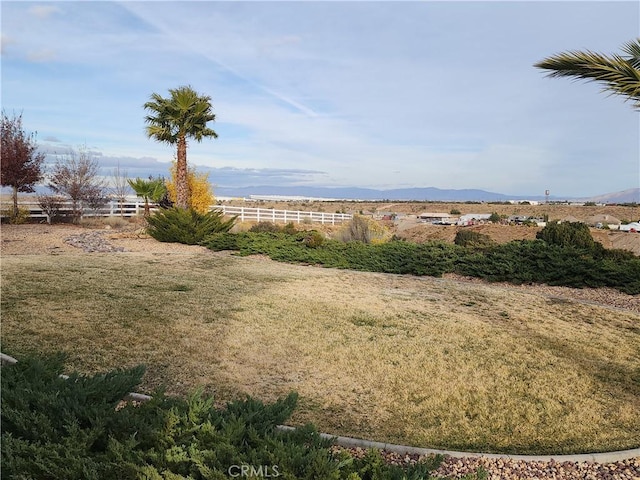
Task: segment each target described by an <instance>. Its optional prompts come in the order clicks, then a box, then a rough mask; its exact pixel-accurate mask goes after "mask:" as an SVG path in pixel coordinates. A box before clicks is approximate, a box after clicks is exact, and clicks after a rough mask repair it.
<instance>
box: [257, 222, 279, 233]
mask: <svg viewBox="0 0 640 480" xmlns="http://www.w3.org/2000/svg"><path fill="white" fill-rule="evenodd" d="M249 231H250V232H255V233H264V232H268V233H278V232H280V231H282V229H281V228H280V227H279V226H278V225H276V224H275V223H273V222H258V223H256V224H254V225H252V226H251V228H250V229H249Z"/></svg>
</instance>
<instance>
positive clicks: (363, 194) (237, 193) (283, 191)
mask: <svg viewBox="0 0 640 480" xmlns="http://www.w3.org/2000/svg"><path fill="white" fill-rule="evenodd" d="M215 194H216V195H218V196H222V197H245V198H246V197H249V196H251V195H277V196H283V197H307V198H328V199H335V200H370V201H371V200H406V201H410V200H413V201H436V202H469V201H476V202H504V201H508V200H520V199H522V197H513V196H509V195H503V194H501V193H494V192H487V191H484V190H474V189H466V190H441V189H439V188H434V187H428V188H402V189H393V190H375V189H371V188H348V187H345V188H332V187H305V186H299V187H291V186H289V187H277V186H264V185H263V186H255V187H217V188H216V189H215ZM527 198H528V199H531V200H533V199H534V198H533V197H527Z"/></svg>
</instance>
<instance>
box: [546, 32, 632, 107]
mask: <svg viewBox="0 0 640 480" xmlns="http://www.w3.org/2000/svg"><path fill="white" fill-rule="evenodd" d="M622 50H623V52H624V53H626V56H622V55H611V56H608V55H603V54H600V53H594V52H591V51H588V50H587V51H585V52H580V51H570V52H564V53H559V54H556V55H553V56H551V57H548V58H545V59H544V60H542V61H541V62H538V63H536V64H535V65H534V66H535V67H537V68H541V69H543V70H551V73H550V74H549V76H550V77H575V78H578V79H583V80H587V81H594V82H600V83H604V84H605V87H604V90H608V91H610V92H611V94H612V95H622V96H625V97H627V99H628V100H631V101H632V103H633V107H634V108H635V109H638V110H640V38H637V39H635V40H632V41H630V42H628V43H626V44H625V45H624V46H623V47H622Z"/></svg>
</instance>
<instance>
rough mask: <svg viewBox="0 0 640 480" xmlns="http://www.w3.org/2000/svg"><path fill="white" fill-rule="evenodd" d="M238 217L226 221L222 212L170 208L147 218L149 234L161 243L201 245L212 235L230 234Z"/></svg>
mask: <svg viewBox="0 0 640 480" xmlns="http://www.w3.org/2000/svg"><path fill="white" fill-rule="evenodd" d="M235 221H236V217H233V218H230V219H227V220H225V219H224V218H223V214H222V212H220V211H216V210H213V211H211V212H207V213H199V212H197V211H195V210H193V209H181V208H168V209H164V210H158V211H157V212H155V213H154V214H153V215H151V216H149V217H148V218H147V223H148V226H147V232H148V233H149V235H151V236H152V237H153V238H155V239H156V240H158V241H160V242H175V243H185V244H187V245H199V244H201V243H203V242H204V241H206V240H207V239H208V238H209V237H210V236H211V235H213V234H215V233H220V232H228V231H229V230H230V229H231V228H232V227H233V224H234V223H235Z"/></svg>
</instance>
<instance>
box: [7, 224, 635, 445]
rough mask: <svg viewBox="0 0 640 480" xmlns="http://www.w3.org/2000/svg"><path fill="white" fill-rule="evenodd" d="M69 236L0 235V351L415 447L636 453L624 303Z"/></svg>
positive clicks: (49, 229)
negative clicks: (250, 402) (284, 412)
mask: <svg viewBox="0 0 640 480" xmlns="http://www.w3.org/2000/svg"><path fill="white" fill-rule="evenodd" d="M84 232H85V229H82V228H78V227H72V226H62V225H58V226H43V225H21V226H10V225H7V226H3V231H2V343H3V347H2V348H3V352H4V353H8V354H10V355H13V356H16V357H19V356H20V354H21V353H24V352H27V351H39V352H52V351H58V350H62V351H65V352H67V354H68V355H69V362H68V363H69V365H70V367H71V368H75V369H78V370H80V371H84V372H96V371H104V370H107V369H111V368H115V367H122V366H130V365H135V364H139V363H144V364H146V365H147V367H148V369H147V374H146V377H145V383H144V387H145V389H146V390H147V391H149V392H151V391H153V389H154V388H156V387H159V386H161V385H164V386H166V388H167V391H168V392H169V393H171V394H185V393H187V392H189V391H192V390H193V389H194V388H196V387H198V386H202V387H204V388H205V389H206V391H208V392H210V393H214V394H215V396H216V397H217V398H218V399H219V401H220V402H224V401H226V400H229V399H231V398H236V397H241V396H243V395H252V396H255V397H258V398H260V399H263V400H269V401H270V400H273V399H275V398H276V397H279V396H283V395H285V394H287V393H288V392H290V391H297V392H298V393H299V394H300V406H299V408H298V410H297V412H296V413H295V414H294V416H293V418H292V422H293V423H295V424H301V423H305V422H313V423H314V424H315V425H316V426H317V427H318V429H319V430H320V431H324V432H328V433H332V434H336V435H347V436H354V437H360V438H366V439H371V440H377V441H388V442H393V443H402V444H408V445H416V446H422V447H432V448H447V449H455V450H470V451H471V450H474V451H485V452H488V451H491V452H512V453H513V452H517V453H578V452H595V451H610V450H621V449H627V448H634V447H637V446H638V445H637V439H638V437H640V421H638V420H639V419H638V413H637V412H638V411H640V303H639V302H638V300H639V299H638V298H637V297H630V296H628V295H624V294H620V293H618V292H612V291H608V290H607V291H598V292H590V291H579V290H578V291H575V290H573V289H568V288H555V289H552V288H547V287H520V288H518V287H508V286H504V285H488V284H484V283H482V282H471V281H467V280H465V279H457V278H444V279H434V278H422V277H421V278H417V277H408V276H397V275H387V274H375V273H363V272H352V271H338V270H330V269H323V268H318V267H310V266H295V265H287V264H280V263H276V262H273V261H270V260H268V259H266V258H262V257H247V258H241V257H236V256H233V255H230V254H228V253H226V252H221V253H214V252H211V251H208V250H206V249H204V248H203V247H187V246H184V245H172V244H160V243H158V242H156V241H155V240H152V239H149V238H146V237H144V236H140V235H138V234H135V233H131V232H126V231H123V232H119V231H117V230H101V231H97V235H100V236H102V237H103V238H105V239H107V240H108V242H109V243H110V244H112V245H114V246H121V247H123V248H124V249H125V252H121V253H113V252H112V253H85V252H83V251H82V249H80V248H77V247H72V246H70V245H68V244H66V243H64V239H65V238H67V237H69V236H74V235H78V234H80V233H84Z"/></svg>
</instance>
